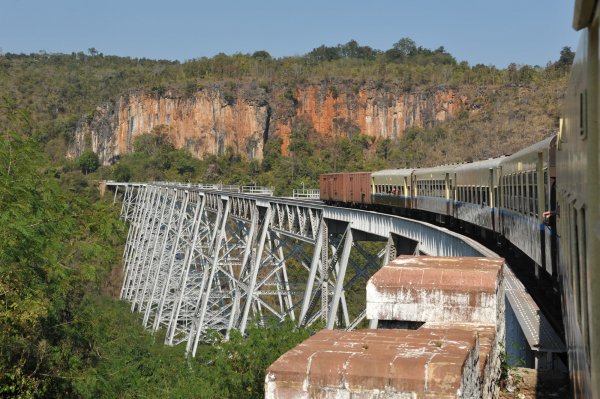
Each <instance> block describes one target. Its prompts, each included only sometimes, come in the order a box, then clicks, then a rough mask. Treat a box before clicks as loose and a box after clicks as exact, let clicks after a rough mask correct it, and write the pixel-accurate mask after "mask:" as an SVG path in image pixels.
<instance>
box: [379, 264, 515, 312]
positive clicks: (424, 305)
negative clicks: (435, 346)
mask: <svg viewBox="0 0 600 399" xmlns="http://www.w3.org/2000/svg"><path fill="white" fill-rule="evenodd" d="M503 264H504V260H503V259H500V258H498V259H491V258H466V257H458V258H454V257H432V256H419V257H415V256H401V257H399V258H397V259H395V260H393V261H391V262H390V263H388V264H387V265H385V266H384V267H383V268H381V269H380V270H379V271H378V272H377V273H375V274H374V275H373V276H372V277H371V279H369V282H368V283H367V318H368V319H371V320H372V319H377V320H401V321H421V322H459V323H464V322H468V323H486V324H496V321H497V318H498V315H499V313H503V309H504V302H503V298H504V295H503V294H504V288H503V275H502V266H503Z"/></svg>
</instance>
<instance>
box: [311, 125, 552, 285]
mask: <svg viewBox="0 0 600 399" xmlns="http://www.w3.org/2000/svg"><path fill="white" fill-rule="evenodd" d="M556 140H557V136H556V135H554V136H552V137H549V138H547V139H545V140H543V141H541V142H539V143H536V144H534V145H532V146H530V147H527V148H525V149H523V150H521V151H519V152H517V153H515V154H513V155H510V156H502V157H498V158H490V159H487V160H482V161H476V162H470V163H464V164H454V165H442V166H435V167H431V168H411V169H388V170H381V171H376V172H351V173H329V174H323V175H321V176H320V182H319V192H320V199H321V200H322V201H324V202H325V203H327V204H331V205H338V206H354V207H361V208H369V209H373V210H377V211H382V212H392V213H396V214H400V215H404V216H409V217H416V218H419V219H421V220H431V221H435V222H438V223H441V224H445V225H450V226H457V225H458V226H459V227H461V228H462V229H464V230H474V229H478V231H477V233H479V235H482V236H490V235H491V236H493V237H496V238H497V239H498V240H501V239H505V240H506V241H508V242H510V243H512V244H514V245H515V246H516V247H517V248H519V249H520V250H521V251H522V252H523V253H525V254H526V255H527V256H529V257H530V258H531V259H532V260H533V261H534V262H535V265H536V267H538V268H539V270H538V271H537V273H541V272H542V271H545V272H546V273H548V274H549V275H551V276H557V269H558V265H557V263H556V256H555V253H556V252H557V245H558V240H557V236H556V234H555V231H556V229H555V227H554V218H553V217H552V215H553V212H554V208H555V206H554V203H555V197H556V195H555V182H556ZM532 232H533V234H532Z"/></svg>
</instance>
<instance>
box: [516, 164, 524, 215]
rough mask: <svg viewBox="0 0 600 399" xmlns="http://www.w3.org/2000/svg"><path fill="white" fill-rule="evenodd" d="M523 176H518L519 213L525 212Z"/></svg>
mask: <svg viewBox="0 0 600 399" xmlns="http://www.w3.org/2000/svg"><path fill="white" fill-rule="evenodd" d="M522 183H523V175H522V174H521V173H519V174H518V175H517V212H523V184H522Z"/></svg>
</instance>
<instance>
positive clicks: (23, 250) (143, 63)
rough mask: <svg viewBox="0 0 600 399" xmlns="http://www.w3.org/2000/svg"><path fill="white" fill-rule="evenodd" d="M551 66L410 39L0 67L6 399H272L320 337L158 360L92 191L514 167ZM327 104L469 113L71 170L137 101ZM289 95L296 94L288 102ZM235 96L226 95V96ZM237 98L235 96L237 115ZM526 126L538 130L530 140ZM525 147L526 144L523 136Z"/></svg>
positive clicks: (275, 332) (120, 229)
mask: <svg viewBox="0 0 600 399" xmlns="http://www.w3.org/2000/svg"><path fill="white" fill-rule="evenodd" d="M557 58H558V61H556V62H552V63H549V64H548V65H545V66H528V65H523V66H517V65H514V64H512V65H510V66H509V67H508V68H507V69H497V68H495V67H493V66H484V65H475V66H469V65H468V64H467V63H465V62H459V61H457V60H455V59H454V57H452V55H450V54H448V53H447V52H446V51H445V50H444V49H443V47H440V48H438V49H436V50H429V49H425V48H422V47H419V46H417V45H416V44H415V43H414V42H413V41H412V40H410V39H402V40H400V41H398V42H397V43H396V44H395V45H394V46H393V47H392V48H391V49H388V50H385V51H380V50H376V49H372V48H370V47H368V46H361V45H359V44H358V43H356V42H354V41H350V42H348V43H346V44H343V45H339V46H335V47H325V46H321V47H318V48H316V49H314V50H313V51H312V52H310V53H308V54H306V55H303V56H295V57H284V58H280V59H274V58H272V57H271V56H270V55H269V54H268V53H267V52H264V51H259V52H255V53H254V54H235V55H224V54H219V55H217V56H215V57H212V58H201V59H196V60H190V61H187V62H183V63H181V62H173V61H157V60H146V59H131V58H124V57H114V56H105V55H102V54H100V53H98V52H97V51H96V50H94V49H90V51H89V52H88V54H84V53H83V52H80V53H73V54H46V53H43V52H40V53H37V54H30V55H19V54H2V55H0V97H1V99H0V109H1V110H0V242H1V243H2V245H1V246H0V396H1V397H19V398H35V397H85V398H87V397H161V396H162V397H262V389H263V386H262V383H263V379H264V374H263V373H264V370H265V368H266V366H267V365H268V364H270V363H271V362H272V361H274V360H275V359H276V358H277V357H278V356H279V354H280V353H282V352H284V351H285V350H287V349H288V348H290V347H292V346H294V345H295V344H296V343H297V342H299V341H301V340H302V339H304V338H305V337H306V336H307V335H308V334H309V331H305V330H299V329H296V328H294V326H293V325H292V324H288V323H284V324H280V325H273V326H272V328H271V329H266V330H264V329H258V328H252V329H250V332H249V334H248V337H246V338H242V337H239V336H235V335H234V336H233V338H232V339H231V340H230V341H229V342H217V344H216V345H214V346H205V347H203V348H201V349H200V351H199V352H200V353H199V355H198V356H197V357H196V358H195V359H193V360H186V359H185V358H184V356H183V352H182V351H183V349H182V348H169V347H164V346H163V345H162V341H163V340H162V338H161V337H153V336H151V335H149V334H148V333H146V332H145V331H143V329H142V328H141V326H140V323H139V322H138V320H137V315H135V314H131V313H130V312H129V309H128V308H127V307H126V306H125V305H124V304H122V303H120V302H118V301H116V300H114V297H115V295H116V294H117V293H118V290H119V287H120V275H121V269H120V267H121V266H120V263H121V255H122V250H123V245H124V241H125V237H126V229H127V227H126V226H125V225H124V224H123V223H122V222H120V221H119V220H118V215H117V209H116V207H114V206H113V205H112V203H111V201H108V200H105V199H102V198H100V197H99V194H98V191H97V180H99V179H115V180H120V181H133V180H178V181H192V182H219V181H222V182H224V183H244V184H258V185H268V186H275V187H276V189H277V193H279V194H289V192H290V190H291V189H292V188H299V187H301V186H302V185H304V186H305V187H316V185H317V181H318V175H319V173H323V172H330V171H343V170H376V169H380V168H386V167H404V166H409V165H410V166H416V165H433V164H439V163H448V162H459V161H465V160H468V159H469V158H470V159H473V158H487V157H489V156H493V155H498V151H514V150H516V149H518V148H520V147H522V146H523V145H524V144H529V143H531V142H533V141H536V140H538V139H539V138H542V137H545V136H547V135H549V134H551V133H552V132H553V131H554V130H555V129H556V127H557V118H558V116H559V106H560V100H561V97H562V93H563V89H564V85H565V83H566V76H567V74H568V70H569V67H570V64H571V62H572V58H573V53H572V52H571V51H570V49H568V48H564V49H563V51H562V52H561V54H560V55H559V54H557ZM308 83H314V84H319V85H323V84H325V85H329V86H328V87H330V89H328V90H332V93H333V91H335V90H338V88H341V87H344V88H351V87H353V86H357V87H358V86H360V85H370V86H373V87H377V88H378V89H380V90H384V91H385V88H386V87H387V85H390V86H392V85H393V86H394V87H402V88H403V90H406V91H407V92H409V91H411V90H416V89H430V88H434V87H437V86H440V85H446V86H453V87H457V88H460V89H461V90H462V91H463V92H467V93H469V96H470V98H471V99H472V107H471V109H470V111H469V112H460V113H458V114H457V115H456V116H454V117H453V118H450V119H449V120H447V121H444V122H443V123H441V124H438V125H436V126H435V127H431V128H427V127H424V128H411V129H408V130H407V131H406V132H404V134H403V135H402V137H399V138H398V140H396V141H394V140H391V139H378V138H377V137H371V136H367V135H365V134H363V132H361V131H360V130H358V131H357V130H356V129H349V130H348V131H347V132H346V133H345V134H343V135H340V136H336V137H325V136H323V135H321V134H319V133H318V132H317V131H316V130H315V127H314V125H313V124H312V123H311V122H310V121H309V120H302V119H298V120H297V121H295V123H294V124H293V125H292V126H290V135H289V143H287V147H286V151H287V152H284V151H283V150H282V148H283V147H284V146H282V144H283V143H282V138H281V137H277V136H273V137H269V139H268V140H266V141H265V142H264V148H263V155H264V156H263V159H262V161H259V160H255V159H249V158H247V157H245V156H244V155H243V154H240V153H238V152H236V151H234V150H233V149H232V148H225V149H224V150H223V151H222V152H221V153H219V154H214V155H209V156H207V157H205V158H204V159H197V158H195V157H193V156H192V155H191V153H190V152H189V151H187V150H185V149H179V148H176V146H175V144H174V143H173V141H172V140H171V138H170V137H169V135H168V134H167V132H166V130H165V129H166V128H165V127H164V126H161V125H159V126H156V127H155V128H154V129H153V131H152V132H151V134H146V135H141V136H139V137H137V138H136V139H135V141H134V143H133V148H134V149H135V151H134V152H133V153H130V154H127V155H124V156H122V157H121V159H120V160H119V161H117V162H116V163H114V164H113V165H110V166H100V165H99V162H98V157H97V155H96V154H94V153H93V152H90V151H85V152H83V153H81V154H80V156H79V157H77V158H75V159H66V158H65V155H66V153H67V148H69V146H70V145H71V144H72V142H73V140H74V132H75V129H76V125H77V123H78V121H80V120H81V118H82V117H84V118H91V116H92V115H93V113H94V112H95V110H96V108H97V107H98V106H99V105H100V104H103V103H105V102H106V101H109V100H111V99H115V98H116V97H118V96H120V95H122V94H124V93H127V92H129V91H144V92H149V93H156V95H162V94H164V93H165V92H166V91H168V90H169V91H172V92H174V93H178V94H177V95H180V96H189V95H192V94H193V93H195V92H196V91H198V90H199V89H201V88H203V87H206V86H208V85H218V86H219V87H222V88H224V89H225V93H227V90H230V92H231V93H235V92H236V88H237V87H239V85H241V84H254V85H256V86H257V87H260V88H261V90H264V91H265V92H268V91H271V90H274V89H277V90H280V91H281V92H282V96H281V101H289V102H290V103H293V102H294V96H293V88H294V87H296V86H297V85H304V84H308ZM288 89H289V90H288ZM231 95H232V96H233V94H231ZM234 100H235V98H233V97H232V98H231V101H234ZM532 126H534V127H535V128H534V129H533V130H534V131H532ZM524 131H526V132H532V133H531V134H528V135H523V134H521V132H524Z"/></svg>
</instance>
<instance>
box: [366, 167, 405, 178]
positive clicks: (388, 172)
mask: <svg viewBox="0 0 600 399" xmlns="http://www.w3.org/2000/svg"><path fill="white" fill-rule="evenodd" d="M413 171H414V169H385V170H378V171H377V172H373V173H371V176H373V177H386V176H410V175H411V174H412V172H413Z"/></svg>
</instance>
